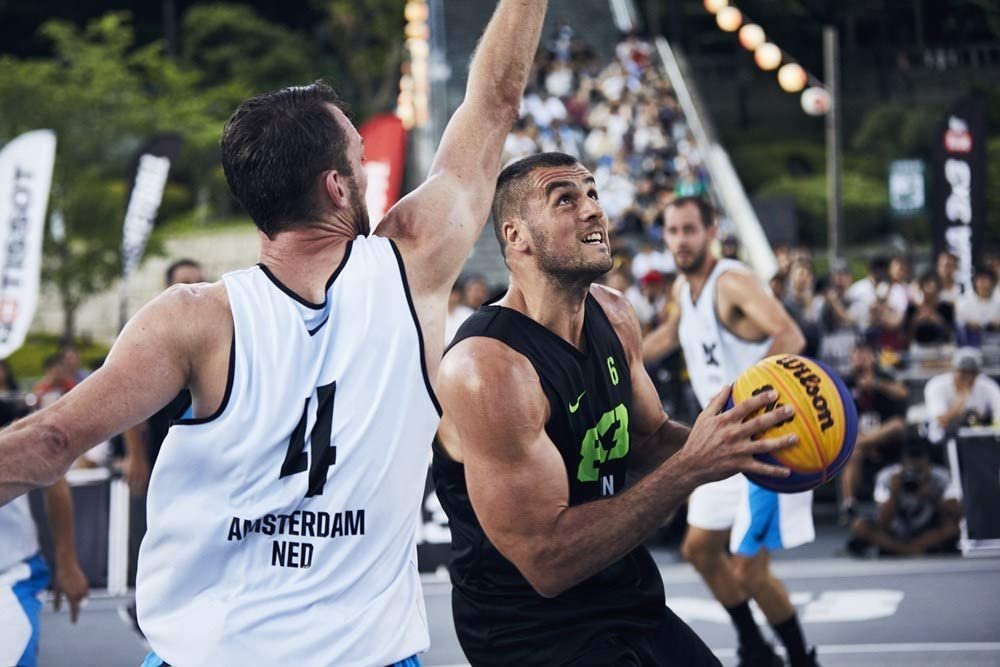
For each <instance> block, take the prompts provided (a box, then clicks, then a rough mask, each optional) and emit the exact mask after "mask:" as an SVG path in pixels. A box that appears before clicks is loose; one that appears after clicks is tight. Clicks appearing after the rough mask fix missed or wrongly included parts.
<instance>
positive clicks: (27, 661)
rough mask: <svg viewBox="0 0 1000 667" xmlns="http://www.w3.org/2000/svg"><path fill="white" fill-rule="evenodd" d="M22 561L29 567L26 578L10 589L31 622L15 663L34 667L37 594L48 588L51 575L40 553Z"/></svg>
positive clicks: (36, 649)
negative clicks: (22, 650)
mask: <svg viewBox="0 0 1000 667" xmlns="http://www.w3.org/2000/svg"><path fill="white" fill-rule="evenodd" d="M24 562H25V564H26V565H27V566H28V567H29V568H30V574H29V575H28V578H27V579H22V580H21V581H18V582H17V583H16V584H14V586H13V587H12V588H11V590H12V591H13V592H14V597H16V598H17V601H18V602H19V603H20V605H21V609H23V610H24V615H25V616H27V617H28V621H29V622H30V623H31V638H30V639H28V645H27V646H25V647H24V653H23V654H21V657H20V658H19V659H18V661H17V664H18V667H35V663H36V661H37V659H38V631H39V624H38V617H39V614H40V613H41V611H42V601H41V600H39V599H38V594H39V593H41V592H42V591H44V590H45V589H46V588H48V586H49V582H50V581H51V579H52V577H51V576H50V574H49V568H48V566H47V565H46V564H45V561H44V560H42V557H41V556H40V555H38V554H35V555H34V556H32V557H31V558H28V559H27V560H25V561H24Z"/></svg>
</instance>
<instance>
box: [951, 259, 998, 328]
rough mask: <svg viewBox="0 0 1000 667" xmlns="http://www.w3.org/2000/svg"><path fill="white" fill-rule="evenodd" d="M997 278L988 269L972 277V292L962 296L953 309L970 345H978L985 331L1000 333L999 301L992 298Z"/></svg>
mask: <svg viewBox="0 0 1000 667" xmlns="http://www.w3.org/2000/svg"><path fill="white" fill-rule="evenodd" d="M996 286H997V277H996V276H995V275H993V272H992V271H990V270H988V269H977V270H976V272H975V274H973V276H972V292H971V293H969V294H966V295H964V296H962V298H960V299H959V300H958V305H957V306H956V307H955V321H956V323H957V324H958V326H959V328H960V329H961V331H962V334H963V335H964V336H965V337H966V340H968V342H969V343H971V344H978V343H979V338H980V335H981V334H982V333H983V332H986V331H1000V300H997V299H996V298H995V297H994V292H995V290H996Z"/></svg>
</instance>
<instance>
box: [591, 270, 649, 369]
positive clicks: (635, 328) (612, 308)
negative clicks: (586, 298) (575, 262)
mask: <svg viewBox="0 0 1000 667" xmlns="http://www.w3.org/2000/svg"><path fill="white" fill-rule="evenodd" d="M590 294H591V295H592V296H593V297H594V299H596V300H597V303H598V304H599V305H600V306H601V309H602V310H603V311H604V314H605V315H606V316H607V318H608V321H609V322H610V323H611V326H612V328H614V330H615V333H617V334H618V339H619V340H620V341H621V343H622V345H623V346H624V347H625V350H626V352H628V353H629V354H630V355H631V354H636V353H639V352H640V351H641V348H642V328H641V327H640V325H639V318H638V317H637V316H636V314H635V309H634V308H632V304H631V303H629V300H628V298H627V297H626V296H625V295H624V294H622V293H621V292H619V291H618V290H616V289H612V288H610V287H606V286H604V285H591V286H590Z"/></svg>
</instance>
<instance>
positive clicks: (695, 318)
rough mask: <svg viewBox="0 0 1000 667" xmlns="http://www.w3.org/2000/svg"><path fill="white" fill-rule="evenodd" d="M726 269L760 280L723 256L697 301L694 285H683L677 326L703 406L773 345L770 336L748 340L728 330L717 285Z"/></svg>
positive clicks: (689, 371)
mask: <svg viewBox="0 0 1000 667" xmlns="http://www.w3.org/2000/svg"><path fill="white" fill-rule="evenodd" d="M727 271H738V272H740V273H741V274H744V275H746V279H747V280H757V278H756V277H755V276H754V275H753V274H752V273H750V270H749V269H747V267H746V266H744V265H743V264H742V263H741V262H737V261H736V260H733V259H720V260H718V261H717V262H716V264H715V268H713V269H712V272H711V273H710V274H709V275H708V279H707V280H706V281H705V285H704V287H702V290H701V293H700V294H699V295H698V301H697V303H695V302H694V301H692V300H691V285H690V283H688V282H687V281H685V282H684V284H683V285H682V286H681V320H680V325H679V329H678V336H679V338H680V343H681V348H682V349H683V350H684V362H685V363H686V364H687V369H688V375H690V376H691V386H692V387H693V388H694V393H695V395H696V396H697V397H698V402H699V403H701V407H703V408H704V407H705V406H706V405H708V402H709V401H710V400H712V397H713V396H715V394H717V393H718V392H719V390H720V389H722V387H723V386H725V385H726V384H729V383H731V382H733V381H734V380H736V378H737V377H739V375H740V373H742V372H743V371H744V370H746V369H747V368H749V367H750V366H753V365H754V364H755V363H757V362H758V361H760V360H761V359H762V358H763V357H764V354H765V353H766V352H767V349H768V348H769V347H770V346H771V339H770V338H765V339H763V340H760V341H747V340H743V339H742V338H740V337H738V336H736V335H735V334H733V333H732V332H731V331H729V330H728V329H726V327H724V326H723V325H722V323H721V322H720V321H719V317H718V315H717V314H716V301H717V299H716V284H717V283H718V280H719V276H721V275H722V274H723V273H726V272H727Z"/></svg>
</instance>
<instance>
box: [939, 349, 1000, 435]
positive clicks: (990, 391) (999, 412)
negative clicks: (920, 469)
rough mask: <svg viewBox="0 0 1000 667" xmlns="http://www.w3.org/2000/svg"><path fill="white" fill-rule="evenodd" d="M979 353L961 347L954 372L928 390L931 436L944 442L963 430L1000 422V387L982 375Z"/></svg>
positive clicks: (953, 363) (955, 358)
mask: <svg viewBox="0 0 1000 667" xmlns="http://www.w3.org/2000/svg"><path fill="white" fill-rule="evenodd" d="M982 365H983V357H982V354H980V352H979V350H977V349H975V348H972V347H961V348H959V349H958V350H956V351H955V355H954V357H952V371H951V372H949V373H943V374H941V375H938V376H936V377H933V378H931V379H930V380H929V381H928V382H927V386H926V387H924V403H925V404H926V406H927V417H928V424H927V436H928V439H929V440H930V441H931V442H935V443H936V442H941V441H942V440H943V439H944V437H945V435H946V434H947V433H948V432H949V431H951V430H953V429H956V428H958V427H960V426H965V425H973V424H979V425H989V424H992V423H994V422H997V421H998V420H1000V385H997V383H996V382H995V381H994V380H993V379H992V378H990V377H989V376H988V375H985V374H983V373H981V372H980V371H981V370H982Z"/></svg>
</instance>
